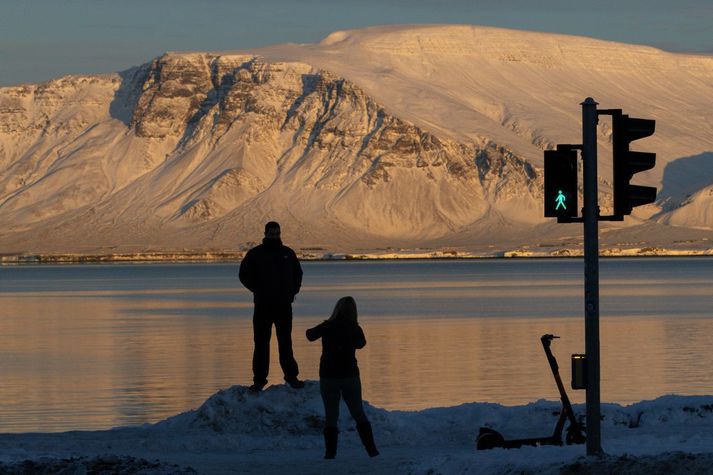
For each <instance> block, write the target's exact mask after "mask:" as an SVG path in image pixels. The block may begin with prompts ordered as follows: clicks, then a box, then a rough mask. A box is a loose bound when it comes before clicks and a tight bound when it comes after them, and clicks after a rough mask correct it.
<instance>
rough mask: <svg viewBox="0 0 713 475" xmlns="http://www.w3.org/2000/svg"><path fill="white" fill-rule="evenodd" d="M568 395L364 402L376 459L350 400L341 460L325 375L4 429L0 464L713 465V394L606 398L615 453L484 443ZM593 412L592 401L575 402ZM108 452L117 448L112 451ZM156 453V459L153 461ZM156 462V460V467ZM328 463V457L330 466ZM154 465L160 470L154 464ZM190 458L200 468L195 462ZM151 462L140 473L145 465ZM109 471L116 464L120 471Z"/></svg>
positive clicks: (495, 468) (72, 467)
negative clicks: (331, 438) (124, 423)
mask: <svg viewBox="0 0 713 475" xmlns="http://www.w3.org/2000/svg"><path fill="white" fill-rule="evenodd" d="M560 407H561V405H560V403H559V402H558V401H545V400H539V401H536V402H532V403H530V404H527V405H523V406H502V405H500V404H493V403H482V402H473V403H467V404H462V405H459V406H454V407H444V408H432V409H426V410H422V411H387V410H384V409H380V408H376V407H373V406H371V405H370V404H368V403H365V410H366V413H367V415H368V417H369V419H370V420H371V422H372V424H373V426H374V434H375V438H376V442H377V445H378V446H379V449H380V451H381V456H380V457H378V458H377V459H369V457H367V456H366V455H365V453H364V451H363V448H362V447H361V444H360V442H359V438H358V436H357V434H356V433H355V430H354V422H353V420H352V419H351V417H349V415H348V411H347V410H346V407H344V406H342V411H341V414H342V416H341V419H340V429H341V435H340V439H339V452H338V456H337V460H336V461H324V460H322V450H323V441H322V434H321V432H322V427H323V407H322V401H321V398H320V395H319V383H317V382H315V381H307V382H306V385H305V388H304V389H292V388H289V387H288V386H286V385H284V384H282V385H275V386H270V387H268V388H267V389H266V390H265V391H263V392H262V393H260V394H251V393H250V392H249V391H248V389H247V387H245V386H233V387H231V388H228V389H225V390H221V391H219V392H218V393H216V394H214V395H213V396H211V397H210V398H209V399H208V400H206V401H205V403H203V404H202V405H201V406H200V407H199V408H197V409H195V410H192V411H188V412H185V413H182V414H179V415H176V416H173V417H170V418H168V419H166V420H164V421H161V422H158V423H156V424H153V425H149V424H147V425H144V426H141V427H129V428H118V429H113V430H109V431H98V432H67V433H64V434H0V462H2V463H4V464H3V465H0V472H1V473H6V472H9V473H24V472H22V470H23V467H34V468H36V471H41V472H42V471H44V472H52V473H55V472H56V473H59V472H60V471H61V470H62V467H65V466H66V467H65V468H67V470H68V471H67V472H62V473H85V472H90V471H91V470H90V469H91V467H95V466H99V465H101V464H104V465H106V466H107V467H109V468H108V469H107V470H110V471H111V470H113V472H116V473H179V470H184V472H183V473H190V470H192V469H193V468H195V470H197V471H198V472H199V473H231V471H234V470H236V469H239V470H240V472H241V473H248V474H251V473H255V474H257V473H271V472H274V471H281V470H283V468H284V467H285V466H289V467H290V470H291V472H293V473H322V472H334V473H337V472H339V473H413V474H421V473H423V474H426V473H428V474H439V473H441V474H452V473H478V474H502V473H523V474H529V473H533V474H534V473H538V474H539V473H543V474H548V473H552V474H555V473H557V474H560V473H562V474H573V473H631V474H639V473H641V474H647V475H648V474H650V473H709V472H710V467H711V466H713V396H663V397H660V398H657V399H655V400H653V401H641V402H638V403H636V404H632V405H630V406H621V405H619V404H603V405H602V415H603V419H602V445H603V449H604V451H605V452H606V453H607V456H605V457H603V458H601V459H596V458H587V457H585V456H584V455H585V448H584V446H582V445H576V446H563V447H552V446H542V447H523V448H521V449H510V450H506V449H494V450H487V451H478V450H476V449H475V437H476V435H477V433H478V429H479V427H481V426H485V427H492V428H494V429H496V430H498V431H500V432H501V433H502V434H503V435H504V436H505V437H506V438H521V437H532V436H544V435H548V434H551V433H552V430H553V428H554V426H555V421H556V419H557V415H558V411H559V409H560ZM574 410H575V413H576V414H577V415H579V416H581V415H582V414H584V412H585V408H584V406H583V405H581V404H580V405H575V406H574ZM107 453H110V454H112V455H107ZM147 460H154V461H155V462H147ZM151 464H154V465H151ZM329 464H331V465H329ZM152 467H153V468H152ZM191 467H192V468H191ZM142 470H143V471H142ZM113 472H112V473H113Z"/></svg>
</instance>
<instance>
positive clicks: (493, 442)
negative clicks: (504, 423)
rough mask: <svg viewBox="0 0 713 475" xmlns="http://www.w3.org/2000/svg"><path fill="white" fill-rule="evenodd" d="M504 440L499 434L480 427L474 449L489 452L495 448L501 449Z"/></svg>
mask: <svg viewBox="0 0 713 475" xmlns="http://www.w3.org/2000/svg"><path fill="white" fill-rule="evenodd" d="M504 442H505V439H504V438H503V436H502V435H500V433H499V432H497V431H494V430H492V429H488V428H485V427H482V428H481V429H480V434H478V441H477V443H476V447H477V449H478V450H490V449H494V448H495V447H502V446H503V443H504Z"/></svg>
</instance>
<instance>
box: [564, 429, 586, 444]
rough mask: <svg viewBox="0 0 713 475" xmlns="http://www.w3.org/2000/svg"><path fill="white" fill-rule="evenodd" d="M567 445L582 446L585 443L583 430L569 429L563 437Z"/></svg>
mask: <svg viewBox="0 0 713 475" xmlns="http://www.w3.org/2000/svg"><path fill="white" fill-rule="evenodd" d="M564 440H565V443H566V444H567V445H572V444H583V443H585V442H586V441H587V436H586V434H585V432H584V430H583V429H580V430H574V429H572V428H571V427H570V428H569V429H567V435H565V437H564Z"/></svg>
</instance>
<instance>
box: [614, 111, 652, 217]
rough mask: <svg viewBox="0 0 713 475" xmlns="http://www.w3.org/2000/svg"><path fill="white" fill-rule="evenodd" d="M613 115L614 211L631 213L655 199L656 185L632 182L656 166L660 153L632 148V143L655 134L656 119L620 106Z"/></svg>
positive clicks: (620, 213)
mask: <svg viewBox="0 0 713 475" xmlns="http://www.w3.org/2000/svg"><path fill="white" fill-rule="evenodd" d="M615 112H616V113H614V114H613V115H612V129H613V131H612V141H613V149H614V152H613V168H614V214H615V215H619V216H623V215H627V214H631V210H632V208H634V207H636V206H641V205H645V204H648V203H653V202H654V201H655V200H656V188H655V187H653V186H639V185H630V184H629V181H630V180H631V178H632V177H633V176H634V174H635V173H638V172H642V171H645V170H648V169H650V168H653V166H654V165H655V164H656V154H655V153H649V152H632V151H630V150H629V144H630V143H631V142H633V141H634V140H639V139H643V138H644V137H648V136H650V135H653V133H654V129H655V127H656V121H655V120H652V119H637V118H634V117H629V116H628V115H627V114H622V113H621V110H616V111H615Z"/></svg>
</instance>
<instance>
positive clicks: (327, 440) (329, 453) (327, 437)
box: [324, 427, 339, 459]
mask: <svg viewBox="0 0 713 475" xmlns="http://www.w3.org/2000/svg"><path fill="white" fill-rule="evenodd" d="M338 438H339V429H337V428H336V427H325V428H324V447H325V451H324V458H326V459H333V458H334V457H336V456H337V440H338Z"/></svg>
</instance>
